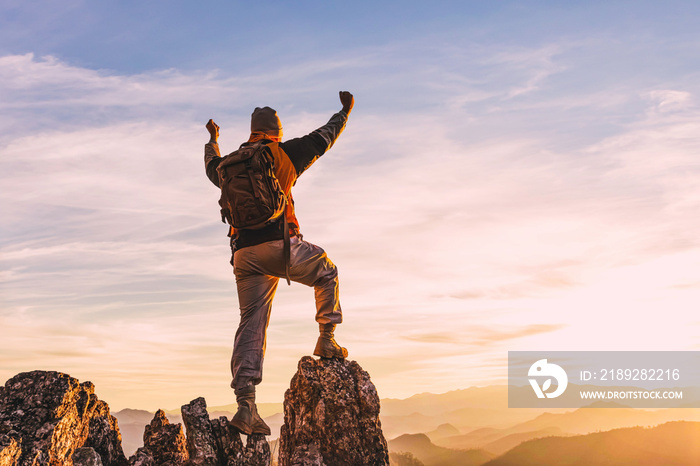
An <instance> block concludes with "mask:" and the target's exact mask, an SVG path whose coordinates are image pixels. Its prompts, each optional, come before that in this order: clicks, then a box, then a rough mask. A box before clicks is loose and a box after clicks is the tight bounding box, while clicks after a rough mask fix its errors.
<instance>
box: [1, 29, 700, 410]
mask: <svg viewBox="0 0 700 466" xmlns="http://www.w3.org/2000/svg"><path fill="white" fill-rule="evenodd" d="M458 45H460V46H451V47H442V46H440V44H435V43H426V44H424V45H421V44H420V41H414V42H411V43H392V44H389V45H385V46H383V47H374V48H370V47H367V48H364V49H356V50H355V51H354V53H351V54H350V55H348V56H344V57H342V58H339V59H337V60H328V61H324V60H318V59H310V60H305V61H302V62H300V63H298V64H296V65H295V66H293V67H291V68H289V67H287V66H286V65H285V67H279V68H273V69H271V70H268V71H267V72H266V73H265V74H264V75H263V74H262V73H261V74H259V75H257V74H256V75H253V73H251V72H247V73H246V72H241V73H240V74H236V75H230V76H223V75H222V73H218V72H215V71H207V72H202V73H200V72H185V71H182V70H165V71H157V72H145V73H138V74H120V73H117V72H110V71H104V70H92V69H86V68H81V67H79V66H75V65H71V64H68V63H67V62H64V61H61V60H58V59H56V58H52V57H36V56H33V55H32V54H26V55H9V56H5V57H0V78H2V79H0V91H2V92H3V95H6V96H7V99H3V102H0V106H2V107H3V108H4V109H5V110H6V111H8V112H12V113H13V115H14V116H16V118H13V119H10V118H8V117H7V116H5V117H0V125H2V127H3V128H4V131H3V134H4V135H3V136H1V139H0V142H1V143H2V146H1V147H0V161H1V162H0V163H1V164H2V167H1V169H0V182H1V184H0V186H1V187H0V190H1V191H0V192H1V194H2V199H3V200H2V203H3V205H2V210H3V215H2V218H0V228H1V229H2V239H1V240H0V241H1V242H0V254H1V255H0V269H2V273H1V274H0V280H2V281H1V282H0V287H1V290H2V306H1V307H2V310H0V327H1V328H2V333H3V338H0V351H1V352H2V353H3V354H13V357H12V358H11V361H10V360H9V359H7V360H4V361H3V363H2V365H1V366H0V376H7V377H9V376H11V375H13V374H14V373H15V372H17V371H19V370H30V369H34V368H37V367H39V366H42V367H51V368H56V369H58V370H66V371H71V372H75V374H73V375H80V374H86V375H87V377H91V378H95V377H96V378H97V381H99V380H102V381H105V382H107V381H109V384H113V383H116V385H115V387H119V390H122V391H124V390H126V391H128V390H129V389H128V387H127V384H126V383H122V384H119V383H117V382H118V379H124V380H131V381H133V380H139V381H141V382H139V383H140V384H142V385H140V386H139V387H140V388H144V387H146V388H147V391H148V393H149V395H148V396H146V395H143V400H144V401H143V403H144V404H143V405H142V406H143V407H150V408H153V407H154V406H152V405H150V403H156V402H158V401H157V400H158V399H159V398H158V396H163V393H162V392H161V393H159V390H160V389H159V387H161V388H162V386H163V384H166V385H167V386H168V387H173V386H176V385H177V387H178V389H177V390H173V391H172V396H170V395H169V396H170V398H161V401H162V403H164V404H165V406H162V407H172V406H177V405H178V404H181V403H182V402H185V401H187V400H183V399H182V397H183V396H184V395H183V393H188V394H193V395H195V396H197V395H199V394H201V393H199V394H195V393H192V392H193V390H194V389H197V390H200V389H201V390H205V391H207V392H206V393H210V394H211V396H212V397H214V398H213V400H212V403H213V404H225V403H226V402H228V401H227V399H226V397H227V396H229V395H230V394H229V393H228V388H227V385H228V384H227V381H226V379H227V377H228V375H227V373H226V371H227V369H226V366H227V361H226V359H227V358H228V354H229V352H230V345H231V341H232V337H233V332H234V330H235V326H236V322H237V309H236V308H237V303H236V299H235V286H234V283H233V276H232V273H231V268H230V266H229V265H228V254H229V251H228V248H227V239H226V237H225V230H226V228H225V226H224V225H222V224H220V223H219V216H218V207H217V204H216V201H217V199H218V193H217V192H216V189H215V188H214V187H213V186H212V185H211V184H210V183H209V182H208V180H207V179H206V178H205V176H204V173H203V163H202V147H203V144H204V142H206V139H207V134H206V132H205V131H204V128H203V123H204V122H205V121H206V119H207V118H209V117H210V116H214V117H215V118H217V119H218V120H219V121H220V122H222V148H223V149H224V150H233V149H235V148H236V147H237V145H238V143H239V142H240V140H242V139H243V138H244V137H245V136H246V129H247V125H248V121H247V120H248V116H247V115H248V113H249V111H250V109H251V108H252V106H254V105H260V100H261V99H269V100H271V101H274V102H277V103H274V105H277V106H278V107H279V108H278V110H280V114H281V116H282V118H283V124H284V125H285V132H286V133H287V135H288V136H299V135H302V134H305V133H306V132H308V131H310V130H311V129H314V128H315V127H317V126H320V125H321V124H323V123H324V122H325V121H326V119H327V118H328V117H329V116H330V114H331V113H332V112H333V111H335V110H337V107H338V106H339V105H338V103H337V100H336V99H337V97H336V94H335V92H336V91H337V90H338V89H335V88H333V92H330V90H329V89H330V88H331V86H336V85H337V84H338V85H339V83H341V82H342V83H343V86H344V85H345V83H347V82H350V83H356V85H357V86H358V88H359V91H358V92H356V95H357V104H356V109H355V111H354V113H353V115H352V117H351V119H350V122H349V125H348V128H347V130H346V132H345V133H344V134H343V135H342V136H341V139H340V140H339V141H338V143H337V145H336V146H335V147H334V148H333V149H332V151H331V152H330V153H329V154H328V155H326V156H324V157H323V158H322V159H321V160H319V161H318V162H317V164H316V165H315V166H314V167H312V169H311V170H309V171H308V172H307V173H305V174H304V175H303V177H302V178H301V179H300V181H299V184H298V186H296V187H295V200H296V204H297V207H298V214H299V217H300V220H301V224H302V230H303V232H304V234H305V238H306V239H307V240H309V241H312V242H315V243H318V244H320V245H321V246H323V247H324V248H325V249H326V251H327V252H328V253H329V256H330V257H331V258H332V260H333V261H334V262H336V263H337V264H338V266H339V269H340V274H341V296H342V302H343V308H344V309H345V314H346V317H345V323H344V324H343V326H342V329H339V331H338V335H339V339H343V340H344V341H342V340H341V343H344V344H347V345H348V346H349V347H350V350H351V352H352V354H353V355H357V356H354V357H358V358H361V360H362V362H363V365H365V366H366V367H373V368H376V369H377V371H378V372H376V375H375V374H374V373H373V376H375V378H376V379H377V380H379V381H381V383H382V384H383V386H384V387H386V392H385V393H386V394H387V395H390V394H391V393H403V392H401V390H402V389H403V388H402V386H401V384H403V385H405V386H410V383H408V381H410V380H411V378H412V377H415V376H416V375H420V377H421V384H423V385H421V389H424V390H435V389H444V388H463V387H464V386H466V385H468V384H469V383H476V382H479V381H484V380H486V379H488V377H490V376H492V375H493V376H498V371H497V370H495V371H494V372H493V373H488V374H486V373H485V372H483V371H481V370H480V372H479V377H478V380H477V379H476V378H470V377H469V376H468V375H466V374H464V373H461V374H455V372H454V371H455V370H457V368H459V367H462V368H469V367H472V368H475V367H481V366H482V365H483V361H484V360H491V359H497V358H498V357H499V355H502V354H503V352H504V351H507V350H508V349H515V348H522V349H524V348H527V347H528V345H532V344H533V342H537V343H538V345H537V346H538V348H542V347H545V346H546V345H551V346H556V345H559V346H558V347H557V349H562V346H566V345H579V346H581V347H583V346H585V345H586V344H588V345H589V346H590V338H589V337H590V335H586V334H585V332H582V331H581V329H586V328H589V327H587V326H588V325H590V328H593V324H592V323H591V324H589V323H587V321H588V320H590V321H596V320H598V321H600V320H606V319H607V320H609V319H611V316H610V314H611V308H610V305H603V304H601V303H606V302H608V303H610V302H611V303H614V304H613V306H620V307H621V308H622V309H624V311H625V312H629V307H630V306H637V305H640V303H641V302H642V301H644V303H643V304H642V306H644V307H643V309H644V310H645V312H648V313H649V315H653V313H655V312H662V311H663V312H665V313H667V315H672V316H673V317H674V319H676V324H675V325H685V324H689V323H692V322H696V320H697V319H696V317H694V314H692V313H691V312H690V311H689V310H688V306H687V297H688V295H687V294H683V295H681V293H694V292H695V291H696V290H695V288H692V287H691V288H689V287H688V286H687V285H688V284H689V283H696V282H697V280H696V277H697V275H698V273H700V271H699V270H698V269H697V261H695V259H694V257H695V256H694V254H696V253H697V248H698V242H697V239H696V238H695V235H694V234H693V233H694V232H695V231H697V230H698V227H700V225H698V224H697V222H698V221H697V220H696V218H697V215H695V212H697V208H698V202H699V201H700V186H698V181H697V180H698V179H700V178H699V177H698V175H700V174H699V173H698V169H697V164H696V163H695V159H696V158H697V153H698V150H699V149H700V147H698V142H697V141H698V139H697V136H696V135H697V134H698V133H699V132H700V128H699V127H698V123H697V122H698V121H699V119H698V117H699V116H700V109H698V107H697V103H696V102H697V101H696V94H697V89H695V88H693V87H683V86H680V85H675V84H677V83H672V82H666V83H664V85H659V86H651V87H650V86H648V85H647V83H642V84H640V85H637V86H633V85H620V84H619V83H618V82H614V83H613V84H612V85H609V86H607V85H604V84H605V83H601V85H600V86H598V87H596V86H594V85H587V86H579V84H578V82H579V81H578V80H579V75H580V74H584V75H585V74H586V72H587V69H586V68H585V66H584V67H582V66H579V65H577V63H578V62H577V61H576V58H577V57H578V55H577V52H576V50H574V49H575V47H574V46H572V45H570V44H569V45H567V44H566V43H558V44H553V45H537V46H532V47H527V46H524V45H518V46H510V47H509V46H506V45H499V46H497V47H496V46H494V47H483V46H474V47H472V48H469V47H461V45H462V44H458ZM596 46H600V45H599V44H598V45H596ZM421 47H422V48H421ZM487 49H488V50H487ZM431 54H432V55H431ZM416 57H418V58H419V61H418V63H416V61H415V60H414V61H411V60H410V58H414V59H415V58H416ZM363 73H367V74H368V75H369V76H373V78H372V79H367V78H362V74H363ZM314 75H322V76H324V80H323V83H320V84H319V81H318V80H315V78H314ZM375 76H376V77H375ZM348 87H350V90H353V91H354V90H355V89H354V88H352V86H348ZM289 89H292V90H293V91H294V92H290V91H289ZM327 90H328V93H327V94H328V95H325V94H324V95H323V97H319V98H318V99H317V100H315V101H309V105H308V107H304V106H302V105H301V104H300V103H299V101H300V100H301V99H302V97H304V96H309V95H311V94H314V95H316V94H321V93H322V92H325V91H327ZM292 95H296V96H297V97H293V96H292ZM298 96H302V97H298ZM268 102H269V101H268ZM217 115H218V116H217ZM10 120H13V121H10ZM35 120H36V121H38V122H39V123H38V124H37V125H36V126H33V125H29V124H28V122H32V121H35ZM559 120H561V121H559ZM601 120H602V121H604V123H605V122H608V123H609V124H602V126H605V128H604V130H601V129H600V128H599V126H598V125H601V123H600V121H601ZM572 122H575V124H574V123H572ZM576 125H579V126H576ZM669 257H673V258H674V260H666V259H668V258H669ZM654 270H658V271H659V272H658V273H659V274H662V273H663V280H654ZM662 271H663V272H662ZM633 282H634V283H638V282H642V283H644V284H645V287H644V289H643V290H641V291H640V290H636V289H635V290H632V288H634V287H636V285H634V286H632V285H633V284H634V283H633ZM626 283H627V286H626V285H625V284H626ZM694 290H695V291H694ZM693 296H694V295H693ZM647 298H649V299H647ZM651 298H653V299H651ZM645 299H646V301H645ZM684 300H685V301H684ZM670 302H672V303H674V304H675V305H676V307H674V308H673V309H672V310H668V309H666V305H665V304H664V303H670ZM684 302H685V304H683V303H684ZM622 318H623V317H622V316H621V317H620V318H619V319H620V320H622ZM635 325H638V326H640V327H639V329H638V330H640V332H639V335H644V334H645V331H648V330H649V329H650V326H653V325H655V324H653V323H649V322H646V323H644V321H643V320H637V321H636V324H635ZM669 325H671V324H669ZM688 328H689V327H688ZM314 332H315V326H314V322H313V303H312V294H311V293H310V291H309V290H307V289H305V288H303V287H292V288H286V287H280V290H279V291H278V296H277V298H276V301H275V310H274V312H273V318H272V323H271V328H270V340H271V342H273V343H274V344H271V345H270V346H269V351H270V353H268V358H267V364H268V366H267V368H266V371H267V374H268V375H266V384H265V387H267V388H264V387H263V388H262V390H263V392H262V395H261V396H262V399H265V398H268V399H279V395H280V394H281V392H282V390H283V389H284V386H285V385H286V384H287V383H288V380H289V376H290V371H291V372H293V370H294V362H295V359H298V357H299V356H301V355H303V354H308V353H309V351H310V350H311V348H310V347H309V346H310V345H311V344H312V343H313V339H314ZM684 332H685V333H682V335H680V336H678V335H677V337H676V338H675V341H674V342H673V344H677V345H686V346H687V345H690V344H692V341H693V337H692V334H691V333H690V330H688V329H687V328H686V329H685V330H684ZM639 338H641V337H639ZM627 341H628V342H631V344H632V343H638V342H639V341H640V340H639V339H634V338H633V337H629V339H628V340H627ZM587 342H588V343H587ZM426 346H427V347H430V348H431V351H430V352H426V350H425V348H426ZM568 348H570V346H569V347H568ZM464 372H467V371H466V369H465V371H464ZM90 374H97V375H90ZM148 374H150V375H148ZM195 374H199V375H198V376H197V377H195ZM183 375H192V376H191V377H188V380H193V379H199V380H202V385H201V386H196V387H194V388H193V387H191V386H190V387H185V386H184V383H182V378H183ZM178 381H179V382H178ZM212 381H216V383H213V382H212ZM178 384H180V385H178ZM430 384H432V385H430ZM213 386H217V387H218V386H220V387H221V388H211V387H213ZM119 390H117V389H116V388H115V389H114V391H113V393H110V395H114V396H115V397H116V398H117V399H126V398H125V396H126V395H123V394H122V395H120V394H119ZM265 390H267V391H265ZM393 390H396V391H395V392H393ZM129 393H133V392H129ZM206 393H205V394H206ZM120 397H121V398H120ZM217 399H218V400H219V401H214V400H217ZM132 407H136V406H132Z"/></svg>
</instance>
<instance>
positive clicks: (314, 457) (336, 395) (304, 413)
mask: <svg viewBox="0 0 700 466" xmlns="http://www.w3.org/2000/svg"><path fill="white" fill-rule="evenodd" d="M279 464H280V466H291V465H295V466H296V465H328V466H341V465H355V464H368V465H388V464H389V452H388V448H387V443H386V439H385V438H384V434H383V433H382V428H381V423H380V421H379V396H378V395H377V390H376V388H375V386H374V384H373V383H372V381H371V380H370V377H369V374H368V373H367V372H365V371H364V370H363V369H362V368H361V367H360V365H359V364H358V363H357V362H355V361H347V360H338V359H319V360H316V359H314V358H312V357H309V356H305V357H303V358H302V359H301V360H300V361H299V365H298V370H297V373H296V374H295V375H294V377H293V378H292V381H291V384H290V387H289V389H288V390H287V391H286V393H285V395H284V425H283V426H282V431H281V435H280V450H279Z"/></svg>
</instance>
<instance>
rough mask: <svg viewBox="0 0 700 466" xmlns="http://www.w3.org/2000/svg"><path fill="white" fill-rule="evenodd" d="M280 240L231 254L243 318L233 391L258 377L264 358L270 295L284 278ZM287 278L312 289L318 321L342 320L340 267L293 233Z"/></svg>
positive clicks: (238, 333) (233, 363)
mask: <svg viewBox="0 0 700 466" xmlns="http://www.w3.org/2000/svg"><path fill="white" fill-rule="evenodd" d="M283 247H284V244H283V240H277V241H268V242H266V243H262V244H258V245H255V246H249V247H246V248H243V249H239V250H238V251H236V252H235V254H234V255H233V272H234V274H235V276H236V287H237V288H238V302H239V304H240V308H241V321H240V323H239V324H238V330H237V331H236V339H235V341H234V343H233V356H232V357H231V373H232V375H233V381H232V382H231V387H232V388H234V389H236V390H237V391H239V390H241V389H243V388H245V387H247V386H250V385H251V384H252V385H257V384H259V383H260V381H261V380H262V366H263V358H264V356H265V345H266V340H267V325H268V323H269V321H270V310H271V309H272V298H273V297H274V296H275V291H276V290H277V283H278V281H279V278H281V277H284V276H285V267H284V256H283ZM289 278H290V279H291V280H292V281H294V282H298V283H303V284H304V285H307V286H313V287H314V293H315V298H316V321H317V322H318V323H320V324H327V323H333V324H339V323H341V322H342V321H343V315H342V312H341V310H340V301H339V299H338V269H337V268H336V266H335V265H334V264H333V262H331V260H330V259H329V258H328V256H327V255H326V253H325V252H324V251H323V249H321V248H320V247H318V246H316V245H313V244H311V243H308V242H306V241H304V240H302V239H301V238H300V237H298V236H295V237H292V238H291V260H290V270H289Z"/></svg>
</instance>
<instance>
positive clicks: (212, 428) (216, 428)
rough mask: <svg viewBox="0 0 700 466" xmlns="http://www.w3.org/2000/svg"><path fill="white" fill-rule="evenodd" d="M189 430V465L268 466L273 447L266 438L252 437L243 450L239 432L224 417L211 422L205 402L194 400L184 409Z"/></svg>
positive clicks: (260, 436) (183, 407) (258, 435)
mask: <svg viewBox="0 0 700 466" xmlns="http://www.w3.org/2000/svg"><path fill="white" fill-rule="evenodd" d="M181 413H182V420H183V422H184V423H185V427H186V429H187V451H188V452H189V456H190V464H192V465H207V466H243V465H251V466H263V465H265V466H267V465H269V464H270V458H271V456H270V445H269V444H268V443H267V440H266V439H265V436H264V435H261V434H253V435H249V436H248V438H247V441H246V445H245V446H243V442H242V441H241V436H240V434H239V433H238V431H237V430H236V429H235V428H234V427H233V426H232V425H230V423H229V420H228V419H227V418H226V417H224V416H222V417H220V418H219V419H209V414H208V413H207V404H206V402H205V401H204V398H197V399H195V400H192V401H191V402H190V403H189V404H186V405H184V406H182V408H181Z"/></svg>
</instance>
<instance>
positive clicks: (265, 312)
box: [204, 91, 355, 435]
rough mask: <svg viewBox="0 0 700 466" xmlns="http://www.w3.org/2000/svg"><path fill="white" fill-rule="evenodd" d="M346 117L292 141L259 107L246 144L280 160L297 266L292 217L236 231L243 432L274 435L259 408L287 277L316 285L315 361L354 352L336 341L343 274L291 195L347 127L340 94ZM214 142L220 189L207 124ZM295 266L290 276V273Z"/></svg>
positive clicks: (236, 367) (236, 356) (237, 419)
mask: <svg viewBox="0 0 700 466" xmlns="http://www.w3.org/2000/svg"><path fill="white" fill-rule="evenodd" d="M340 102H341V104H342V110H340V112H338V113H336V114H335V115H333V116H332V117H331V119H330V120H329V121H328V123H326V124H325V125H324V126H322V127H320V128H318V129H317V130H316V131H313V132H312V133H310V134H308V135H306V136H303V137H301V138H295V139H291V140H288V141H286V142H281V140H282V125H281V123H280V120H279V118H278V117H277V112H276V111H275V110H273V109H271V108H270V107H263V108H260V107H258V108H256V109H255V110H254V111H253V114H252V117H251V122H250V130H251V134H250V138H249V139H248V142H246V143H244V144H243V145H242V146H241V147H244V146H246V145H250V144H255V143H261V144H265V145H266V146H267V147H268V148H269V149H270V152H271V154H272V156H273V161H274V171H275V175H276V177H277V179H278V180H279V182H280V185H281V187H282V190H283V191H284V194H285V196H286V199H287V204H286V210H285V213H284V217H286V223H287V224H288V230H289V236H290V237H291V239H290V240H289V244H290V246H289V248H290V250H289V253H288V257H289V264H286V260H285V252H284V249H285V245H284V242H285V241H284V236H285V235H284V227H283V225H284V221H283V220H284V218H282V220H281V221H277V222H274V223H272V224H270V225H268V226H265V227H263V228H260V229H256V230H252V229H250V230H248V229H241V230H237V229H235V228H233V227H232V228H231V231H230V236H231V249H232V252H233V257H232V259H231V263H232V265H233V272H234V275H235V277H236V287H237V290H238V301H239V304H240V310H241V320H240V323H239V325H238V330H237V332H236V338H235V341H234V345H233V356H232V357H231V373H232V375H233V380H232V382H231V387H232V388H233V389H234V391H235V394H236V401H237V402H238V412H236V415H235V416H234V417H233V419H232V420H231V423H232V424H233V425H234V426H235V427H236V428H237V429H238V430H240V431H241V432H242V433H244V434H247V435H250V434H251V433H259V434H265V435H270V428H269V427H268V426H267V425H266V424H265V422H264V421H263V420H262V418H261V417H260V415H259V414H258V412H257V408H256V406H255V386H256V385H257V384H259V383H260V382H261V381H262V365H263V357H264V355H265V344H266V331H267V325H268V323H269V320H270V310H271V308H272V298H273V296H274V294H275V290H276V289H277V283H278V281H279V278H280V277H285V276H287V274H288V277H289V279H291V280H292V281H295V282H298V283H303V284H305V285H308V286H313V287H314V291H315V300H316V321H317V322H318V324H319V329H320V336H319V338H318V341H317V343H316V348H315V350H314V355H316V356H320V357H322V358H345V357H347V354H348V352H347V350H346V349H345V348H342V347H341V346H339V345H338V344H337V343H336V341H335V339H334V336H333V332H334V330H335V326H336V324H339V323H341V322H342V320H343V316H342V312H341V309H340V302H339V299H338V270H337V269H336V267H335V265H334V264H333V263H332V262H331V261H330V259H328V257H327V256H326V253H325V252H324V251H323V249H321V248H320V247H318V246H315V245H313V244H311V243H308V242H306V241H304V240H303V239H302V235H301V233H300V230H299V222H298V220H297V218H296V216H295V215H294V201H293V199H292V194H291V189H292V186H293V185H294V184H295V183H296V180H297V178H298V177H299V175H301V174H302V173H303V172H304V171H305V170H306V169H307V168H309V167H310V166H311V164H312V163H313V162H314V161H316V159H317V158H318V157H320V156H321V155H323V154H324V153H325V152H326V151H327V150H328V149H330V148H331V146H332V145H333V143H334V142H335V141H336V139H337V138H338V136H340V133H341V132H342V131H343V129H344V128H345V124H346V122H347V119H348V115H349V114H350V112H351V110H352V107H353V105H354V103H355V100H354V98H353V96H352V94H350V93H349V92H345V91H342V92H340ZM206 127H207V130H208V131H209V134H210V136H211V139H210V141H209V143H208V144H206V146H205V148H204V164H205V168H206V173H207V177H209V179H210V180H211V182H212V183H214V184H215V185H216V186H217V187H220V186H219V176H218V173H217V170H216V168H217V167H218V166H219V164H220V163H221V161H222V160H224V159H225V157H224V158H222V157H221V155H220V153H219V145H218V143H217V140H218V136H219V126H217V124H216V123H214V122H213V121H212V120H209V122H207V125H206ZM287 265H288V269H287Z"/></svg>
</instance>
